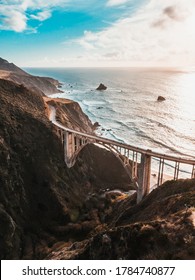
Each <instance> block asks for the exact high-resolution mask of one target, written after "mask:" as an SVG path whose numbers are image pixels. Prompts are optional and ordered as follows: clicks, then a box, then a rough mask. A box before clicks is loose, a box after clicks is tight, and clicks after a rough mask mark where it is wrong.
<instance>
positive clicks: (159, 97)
mask: <svg viewBox="0 0 195 280" xmlns="http://www.w3.org/2000/svg"><path fill="white" fill-rule="evenodd" d="M165 100H166V98H165V97H163V96H161V95H159V96H158V98H157V101H165Z"/></svg>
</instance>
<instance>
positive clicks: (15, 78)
mask: <svg viewBox="0 0 195 280" xmlns="http://www.w3.org/2000/svg"><path fill="white" fill-rule="evenodd" d="M0 78H1V79H6V80H9V81H12V82H14V83H17V84H23V85H24V86H25V87H26V88H28V89H30V90H33V91H34V92H38V93H39V94H41V95H49V94H53V93H57V92H62V91H61V90H60V89H59V87H60V86H61V83H60V82H59V81H58V80H55V79H53V78H50V77H39V76H33V75H31V74H29V73H27V72H26V71H24V70H23V69H21V68H19V67H18V66H16V65H15V64H14V63H10V62H8V61H7V60H5V59H3V58H1V57H0Z"/></svg>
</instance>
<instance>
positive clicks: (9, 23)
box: [0, 10, 27, 32]
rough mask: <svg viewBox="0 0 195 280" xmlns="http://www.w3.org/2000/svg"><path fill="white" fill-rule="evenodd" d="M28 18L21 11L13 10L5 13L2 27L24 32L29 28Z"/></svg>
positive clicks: (0, 27) (0, 26)
mask: <svg viewBox="0 0 195 280" xmlns="http://www.w3.org/2000/svg"><path fill="white" fill-rule="evenodd" d="M26 21H27V18H26V16H25V15H24V14H23V13H21V12H20V11H16V10H12V11H10V12H9V13H6V12H5V13H4V18H3V20H2V22H3V23H2V25H0V29H4V30H10V29H11V30H13V31H15V32H22V31H24V30H26V29H27V24H26Z"/></svg>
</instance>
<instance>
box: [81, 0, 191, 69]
mask: <svg viewBox="0 0 195 280" xmlns="http://www.w3.org/2000/svg"><path fill="white" fill-rule="evenodd" d="M194 26H195V0H188V3H187V5H186V2H185V1H183V0H158V1H156V0H150V1H148V2H147V5H145V6H143V7H142V8H141V9H140V10H139V11H138V12H137V13H136V14H134V15H131V16H129V17H126V18H123V19H121V20H118V21H117V22H115V23H114V24H113V26H111V27H109V28H107V29H105V30H103V31H100V32H90V31H85V33H84V36H83V37H82V38H80V39H77V40H76V43H77V44H80V45H81V46H82V47H84V48H85V49H86V51H87V55H90V54H91V56H93V55H95V54H96V55H98V56H99V60H101V59H102V60H104V59H105V57H106V58H107V59H108V60H110V62H112V61H113V60H114V57H115V59H117V60H118V61H119V62H124V64H125V65H132V64H133V65H134V64H136V63H141V64H152V63H153V64H157V65H158V64H162V65H163V64H173V65H175V64H181V65H182V64H184V63H195V29H194ZM107 54H113V55H112V56H109V55H107Z"/></svg>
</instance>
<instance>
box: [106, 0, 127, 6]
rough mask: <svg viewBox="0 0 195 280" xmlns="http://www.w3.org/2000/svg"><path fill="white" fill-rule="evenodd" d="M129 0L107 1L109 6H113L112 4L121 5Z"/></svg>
mask: <svg viewBox="0 0 195 280" xmlns="http://www.w3.org/2000/svg"><path fill="white" fill-rule="evenodd" d="M128 1H129V0H109V1H108V2H107V6H109V7H111V6H119V5H122V4H125V3H127V2H128Z"/></svg>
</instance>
